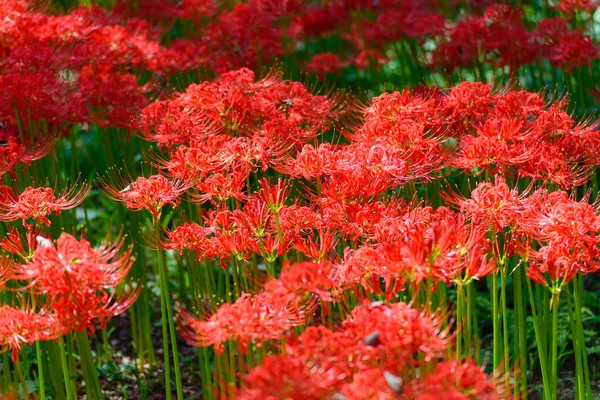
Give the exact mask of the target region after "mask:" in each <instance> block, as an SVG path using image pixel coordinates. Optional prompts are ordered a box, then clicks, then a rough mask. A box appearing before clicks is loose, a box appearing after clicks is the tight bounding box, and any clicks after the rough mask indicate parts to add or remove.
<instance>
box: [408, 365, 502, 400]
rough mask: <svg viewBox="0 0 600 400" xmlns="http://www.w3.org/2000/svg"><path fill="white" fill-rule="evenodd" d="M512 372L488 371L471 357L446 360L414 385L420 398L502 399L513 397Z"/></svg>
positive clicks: (423, 399)
mask: <svg viewBox="0 0 600 400" xmlns="http://www.w3.org/2000/svg"><path fill="white" fill-rule="evenodd" d="M507 379H509V377H508V376H503V375H501V374H498V373H494V374H492V375H488V374H486V373H485V371H483V369H482V367H480V366H478V365H477V364H475V363H474V362H473V361H471V360H466V361H463V362H459V361H456V360H451V361H443V362H441V363H437V364H435V368H434V370H433V371H432V372H431V373H430V374H428V375H427V376H426V377H424V378H423V379H421V380H420V382H417V383H416V384H415V385H414V387H413V388H412V392H413V393H414V395H415V397H414V398H415V399H418V400H436V399H440V398H443V399H449V400H476V399H477V400H479V399H481V400H500V399H507V398H511V394H510V392H508V393H507V392H506V390H507V388H508V389H510V387H511V386H512V385H510V384H508V385H507V383H506V382H505V381H506V380H507Z"/></svg>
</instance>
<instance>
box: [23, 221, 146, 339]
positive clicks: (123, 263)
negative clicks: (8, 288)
mask: <svg viewBox="0 0 600 400" xmlns="http://www.w3.org/2000/svg"><path fill="white" fill-rule="evenodd" d="M122 248H123V241H122V240H120V239H117V241H115V242H114V243H104V244H102V245H101V246H100V248H99V249H98V250H94V249H93V248H92V247H91V245H90V243H89V242H88V241H87V240H84V239H81V240H77V239H76V238H75V237H73V236H71V235H69V234H67V233H62V234H61V235H60V237H59V238H58V241H57V243H56V247H54V246H53V245H52V242H50V241H48V243H47V244H44V245H42V246H39V247H38V248H37V249H36V250H35V252H34V255H33V258H32V260H31V262H29V263H27V264H24V265H22V266H20V267H18V270H17V274H18V275H19V277H20V278H22V279H25V278H26V279H28V280H30V281H31V282H32V287H33V289H34V290H35V291H36V292H37V293H39V294H43V295H45V296H46V297H47V306H48V307H49V309H51V310H52V312H53V314H55V316H56V318H57V320H58V322H60V324H61V328H60V329H61V333H62V334H65V333H68V332H69V331H71V330H72V329H77V330H82V329H88V330H89V331H90V332H93V330H94V325H93V323H94V322H95V321H97V322H99V323H100V325H101V327H102V328H104V327H105V326H106V323H107V322H108V320H109V319H110V318H111V317H113V316H115V315H118V314H121V313H122V312H124V311H125V310H126V309H127V308H129V306H130V305H131V304H132V303H133V302H134V301H135V299H136V298H137V296H138V294H139V292H140V289H141V288H140V287H139V286H137V287H136V288H135V289H132V290H129V291H125V292H123V293H121V294H120V295H118V296H117V287H119V285H121V284H123V282H124V281H125V278H126V276H127V274H128V273H129V270H130V269H131V266H132V264H133V261H134V258H133V257H132V248H129V249H127V250H125V251H123V252H121V250H122Z"/></svg>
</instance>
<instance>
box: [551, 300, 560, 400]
mask: <svg viewBox="0 0 600 400" xmlns="http://www.w3.org/2000/svg"><path fill="white" fill-rule="evenodd" d="M559 300H560V290H556V291H555V292H554V293H553V294H552V359H551V361H550V367H551V368H552V369H551V371H550V374H551V376H552V387H551V390H552V393H551V394H552V400H556V399H557V393H556V389H557V385H556V384H557V380H558V302H559Z"/></svg>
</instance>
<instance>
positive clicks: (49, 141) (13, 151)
mask: <svg viewBox="0 0 600 400" xmlns="http://www.w3.org/2000/svg"><path fill="white" fill-rule="evenodd" d="M5 128H6V126H5V123H3V122H0V129H5ZM16 137H18V133H16V132H13V134H6V135H1V136H0V176H2V175H4V174H5V173H6V172H10V173H11V174H12V175H13V177H15V172H14V169H15V166H16V165H17V164H19V163H21V164H22V165H23V166H25V167H27V166H29V165H31V162H32V161H35V160H39V159H40V158H43V157H45V156H46V155H48V153H50V152H51V151H52V149H53V148H54V144H55V139H54V138H53V137H51V136H50V135H42V136H39V137H36V138H34V139H33V140H28V142H27V143H26V144H25V145H23V144H21V140H19V139H16Z"/></svg>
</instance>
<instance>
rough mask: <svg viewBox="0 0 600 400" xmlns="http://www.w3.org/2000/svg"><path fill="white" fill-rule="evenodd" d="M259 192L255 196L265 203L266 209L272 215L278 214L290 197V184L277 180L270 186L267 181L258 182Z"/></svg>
mask: <svg viewBox="0 0 600 400" xmlns="http://www.w3.org/2000/svg"><path fill="white" fill-rule="evenodd" d="M258 184H259V185H260V190H259V191H258V192H257V193H256V196H257V197H258V198H259V199H261V200H262V201H264V202H265V204H266V205H267V208H268V209H269V210H270V211H271V212H272V213H273V214H278V213H279V211H280V210H281V207H283V206H284V205H285V202H286V201H287V200H288V198H289V195H290V183H289V182H288V181H286V180H281V179H278V180H277V183H275V184H270V183H269V181H268V180H267V179H264V178H263V179H261V180H259V181H258Z"/></svg>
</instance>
